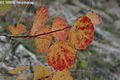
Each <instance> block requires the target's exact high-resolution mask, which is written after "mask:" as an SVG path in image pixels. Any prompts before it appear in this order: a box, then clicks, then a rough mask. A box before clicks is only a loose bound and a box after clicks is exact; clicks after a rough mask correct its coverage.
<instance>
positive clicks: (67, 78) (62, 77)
mask: <svg viewBox="0 0 120 80" xmlns="http://www.w3.org/2000/svg"><path fill="white" fill-rule="evenodd" d="M52 80H73V78H72V76H71V72H70V71H68V70H67V69H65V70H63V71H59V70H57V71H56V72H55V73H54V75H53V78H52Z"/></svg>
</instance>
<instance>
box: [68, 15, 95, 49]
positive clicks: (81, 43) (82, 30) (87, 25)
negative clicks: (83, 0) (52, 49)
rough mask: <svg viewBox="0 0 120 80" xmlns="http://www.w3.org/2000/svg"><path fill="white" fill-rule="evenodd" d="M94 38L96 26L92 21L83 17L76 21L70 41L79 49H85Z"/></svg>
mask: <svg viewBox="0 0 120 80" xmlns="http://www.w3.org/2000/svg"><path fill="white" fill-rule="evenodd" d="M93 36H94V26H93V24H92V21H91V20H90V19H89V18H88V17H86V16H82V17H79V18H78V19H76V20H75V22H74V26H73V27H72V28H71V30H70V34H69V40H70V42H71V43H73V44H74V45H75V48H77V49H85V48H86V47H87V46H88V45H89V44H90V43H91V42H92V41H93Z"/></svg>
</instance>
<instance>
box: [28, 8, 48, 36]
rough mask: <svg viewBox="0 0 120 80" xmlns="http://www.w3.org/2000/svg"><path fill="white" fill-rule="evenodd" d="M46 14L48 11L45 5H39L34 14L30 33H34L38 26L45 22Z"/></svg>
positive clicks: (38, 28)
mask: <svg viewBox="0 0 120 80" xmlns="http://www.w3.org/2000/svg"><path fill="white" fill-rule="evenodd" d="M48 16H49V11H48V8H47V6H40V8H39V9H38V10H37V12H36V15H35V17H34V24H33V27H32V29H31V32H30V35H34V34H35V32H37V31H39V30H40V28H41V27H42V26H43V25H44V23H45V22H46V20H47V18H48Z"/></svg>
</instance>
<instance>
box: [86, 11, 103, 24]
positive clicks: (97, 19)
mask: <svg viewBox="0 0 120 80" xmlns="http://www.w3.org/2000/svg"><path fill="white" fill-rule="evenodd" d="M86 16H87V17H89V18H90V19H91V20H92V23H93V24H94V25H95V24H100V23H101V21H102V19H101V18H100V17H99V16H98V15H97V13H95V12H91V11H89V12H87V14H86Z"/></svg>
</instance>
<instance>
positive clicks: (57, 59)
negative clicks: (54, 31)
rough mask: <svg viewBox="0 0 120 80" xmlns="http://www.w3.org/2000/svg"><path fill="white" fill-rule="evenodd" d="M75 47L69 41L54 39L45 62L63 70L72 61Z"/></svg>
mask: <svg viewBox="0 0 120 80" xmlns="http://www.w3.org/2000/svg"><path fill="white" fill-rule="evenodd" d="M76 57H77V55H76V49H75V47H74V45H72V43H71V42H69V41H60V40H59V41H56V42H55V43H54V44H53V45H52V46H51V47H50V48H49V50H48V54H47V62H48V65H49V66H52V67H53V68H54V69H58V70H60V71H61V70H64V69H66V68H69V67H70V66H71V65H72V63H73V62H74V60H75V58H76Z"/></svg>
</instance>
